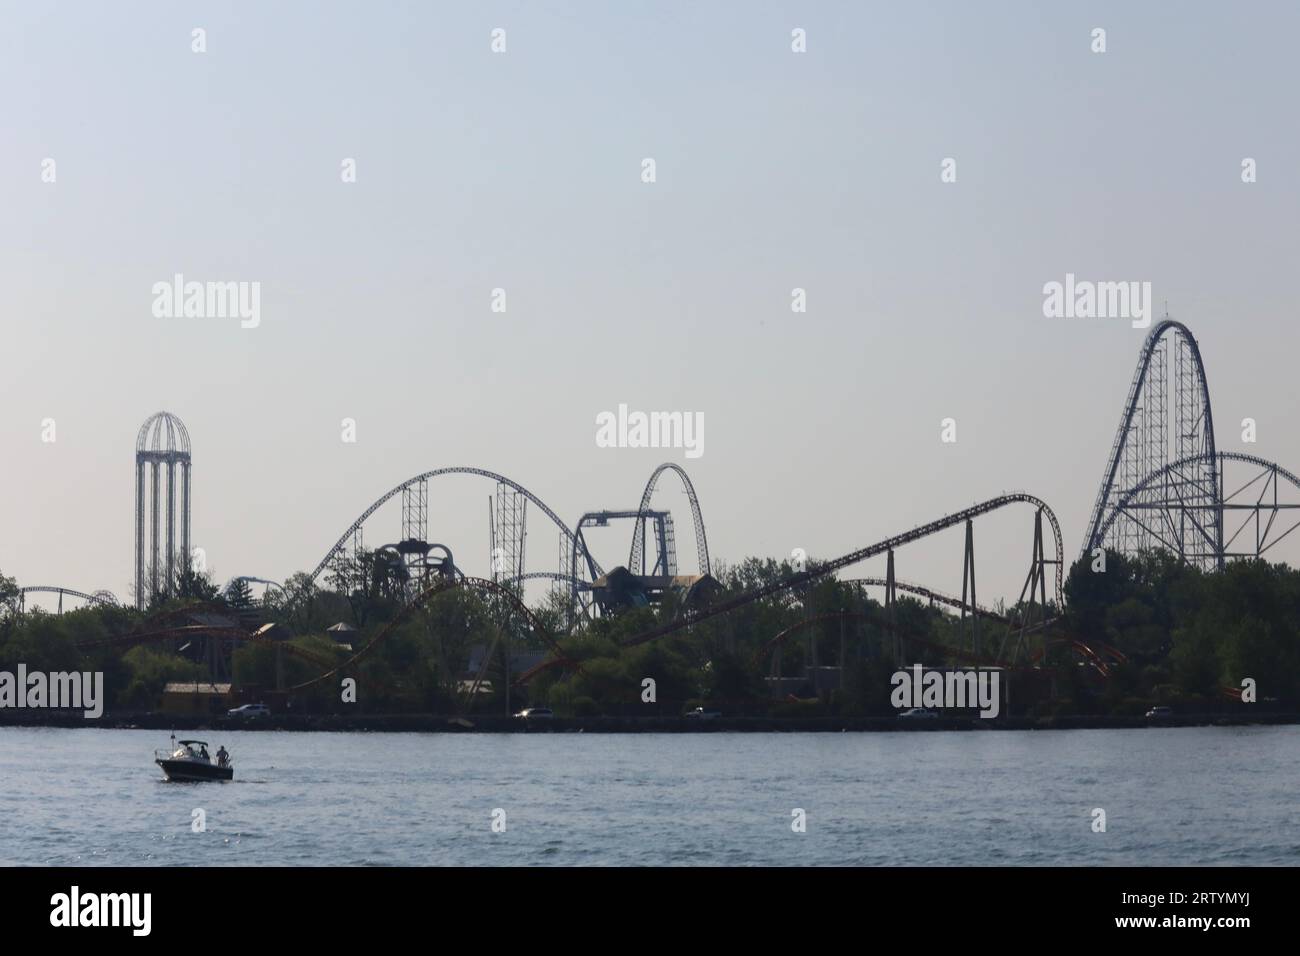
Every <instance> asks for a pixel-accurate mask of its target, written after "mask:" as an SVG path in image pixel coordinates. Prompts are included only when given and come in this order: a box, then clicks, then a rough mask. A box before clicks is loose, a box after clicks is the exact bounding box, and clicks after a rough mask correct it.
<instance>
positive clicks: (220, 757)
mask: <svg viewBox="0 0 1300 956" xmlns="http://www.w3.org/2000/svg"><path fill="white" fill-rule="evenodd" d="M228 760H230V754H228V753H226V747H225V745H224V744H223V745H222V746H221V748H220V749H219V750H218V751H217V766H218V767H224V766H225V765H226V762H227V761H228Z"/></svg>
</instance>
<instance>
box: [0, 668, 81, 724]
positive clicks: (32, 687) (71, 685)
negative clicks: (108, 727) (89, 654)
mask: <svg viewBox="0 0 1300 956" xmlns="http://www.w3.org/2000/svg"><path fill="white" fill-rule="evenodd" d="M27 707H30V708H32V709H40V708H54V709H60V710H81V711H84V716H85V718H86V719H87V720H98V719H99V717H101V716H102V715H103V713H104V673H103V671H95V672H94V673H91V672H90V671H86V672H85V673H81V672H79V671H73V672H71V673H68V672H65V671H56V672H54V673H52V674H47V673H45V672H44V671H31V672H30V673H29V672H28V670H27V665H26V664H19V665H18V671H17V673H13V672H11V671H0V710H3V709H6V708H15V709H22V708H27Z"/></svg>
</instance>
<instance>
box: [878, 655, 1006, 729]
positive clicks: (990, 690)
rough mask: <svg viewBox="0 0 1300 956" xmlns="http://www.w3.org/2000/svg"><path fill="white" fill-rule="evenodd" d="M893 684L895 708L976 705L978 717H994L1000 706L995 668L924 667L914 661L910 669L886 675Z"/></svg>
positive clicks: (892, 694) (999, 683)
mask: <svg viewBox="0 0 1300 956" xmlns="http://www.w3.org/2000/svg"><path fill="white" fill-rule="evenodd" d="M889 683H890V685H891V686H892V687H893V688H894V690H893V692H892V693H891V694H890V695H889V702H890V703H891V704H893V705H894V707H896V708H898V709H900V710H901V709H903V708H905V707H906V708H911V707H922V708H926V709H928V708H931V707H936V708H938V707H943V708H971V707H978V708H979V711H980V716H981V717H989V718H992V717H996V716H997V715H998V713H999V711H1000V709H1001V706H1002V703H1001V696H1002V695H1001V693H1000V691H1001V683H1002V682H1001V674H1000V672H999V671H996V670H985V669H982V668H981V669H976V670H926V669H925V668H924V667H922V666H921V665H920V664H913V665H912V667H911V670H902V671H895V672H894V675H893V676H892V677H891V678H890V679H889Z"/></svg>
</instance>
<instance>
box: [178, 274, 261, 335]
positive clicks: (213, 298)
mask: <svg viewBox="0 0 1300 956" xmlns="http://www.w3.org/2000/svg"><path fill="white" fill-rule="evenodd" d="M152 291H153V297H154V298H153V314H154V317H155V318H159V319H182V318H183V319H239V320H240V322H239V325H240V328H244V329H255V328H257V327H258V326H259V325H260V324H261V323H262V283H260V282H186V281H185V276H183V275H181V274H180V273H179V272H178V273H176V275H174V276H172V281H170V282H155V283H154V284H153V290H152Z"/></svg>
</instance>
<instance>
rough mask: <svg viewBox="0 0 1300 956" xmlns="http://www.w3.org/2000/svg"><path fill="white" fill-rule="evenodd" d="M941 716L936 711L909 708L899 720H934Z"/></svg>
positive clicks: (899, 716)
mask: <svg viewBox="0 0 1300 956" xmlns="http://www.w3.org/2000/svg"><path fill="white" fill-rule="evenodd" d="M938 716H939V712H938V711H936V710H926V709H925V708H924V707H909V708H908V709H907V710H905V711H903V712H902V713H901V714H899V715H898V719H899V720H932V719H934V718H935V717H938Z"/></svg>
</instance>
